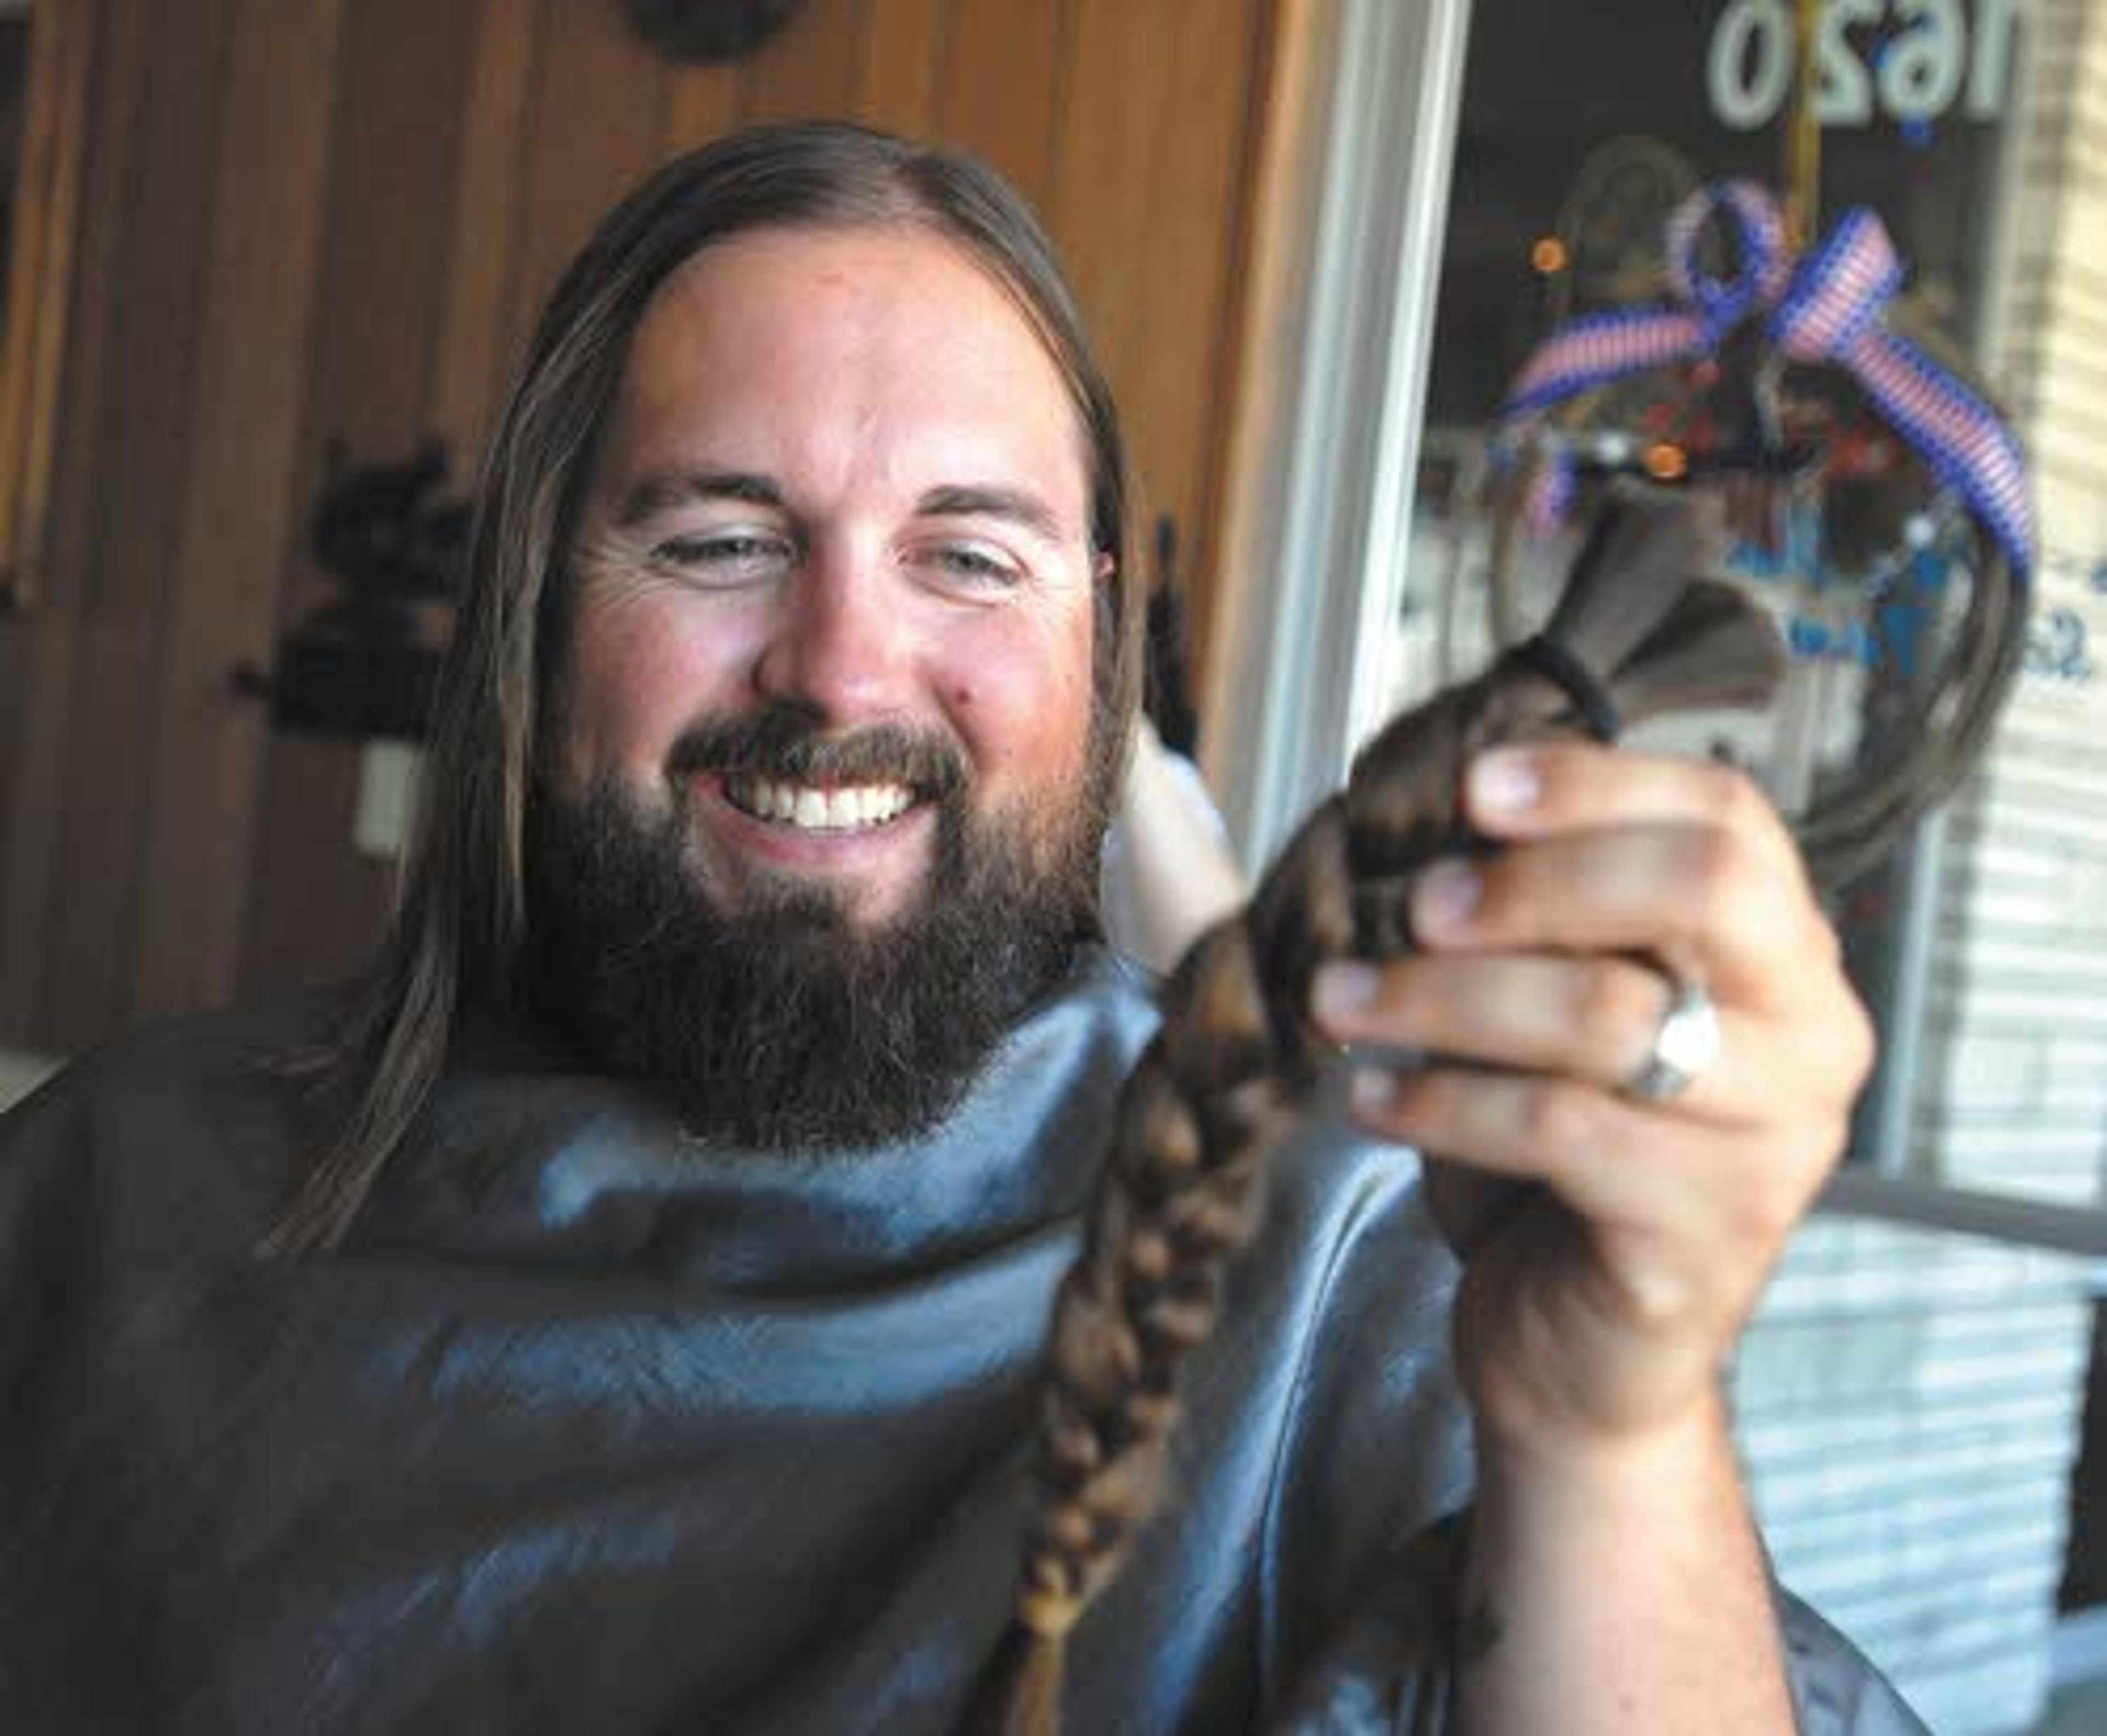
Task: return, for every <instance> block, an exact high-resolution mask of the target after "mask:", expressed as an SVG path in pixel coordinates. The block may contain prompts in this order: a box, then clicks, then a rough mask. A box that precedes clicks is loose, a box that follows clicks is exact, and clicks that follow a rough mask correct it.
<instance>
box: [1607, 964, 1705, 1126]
mask: <svg viewBox="0 0 2107 1736" xmlns="http://www.w3.org/2000/svg"><path fill="white" fill-rule="evenodd" d="M1670 981H1671V984H1672V985H1673V989H1674V993H1673V994H1671V995H1670V996H1669V1003H1668V1010H1667V1012H1664V1013H1663V1014H1662V1015H1661V1020H1660V1029H1657V1030H1656V1031H1655V1032H1654V1034H1653V1045H1652V1047H1651V1048H1649V1049H1648V1050H1647V1057H1646V1059H1645V1060H1644V1061H1641V1062H1640V1063H1639V1065H1638V1070H1637V1071H1636V1072H1634V1073H1633V1074H1632V1076H1631V1077H1630V1078H1629V1079H1626V1080H1625V1081H1624V1087H1623V1089H1624V1095H1625V1096H1626V1097H1630V1098H1633V1099H1634V1100H1635V1101H1638V1102H1641V1103H1664V1102H1666V1101H1668V1100H1669V1098H1671V1097H1681V1096H1682V1093H1683V1092H1686V1091H1687V1090H1688V1089H1689V1088H1690V1086H1691V1081H1692V1080H1694V1079H1696V1077H1697V1075H1698V1074H1700V1073H1702V1072H1704V1071H1705V1069H1706V1068H1708V1067H1709V1066H1710V1065H1712V1064H1713V1063H1714V1061H1718V1058H1719V1009H1718V1007H1716V1006H1714V1004H1713V1001H1712V997H1711V996H1710V995H1709V994H1706V993H1705V985H1703V984H1701V983H1699V982H1696V981H1693V980H1691V978H1689V977H1687V976H1677V977H1673V978H1671V979H1670Z"/></svg>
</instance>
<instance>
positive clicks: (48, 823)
mask: <svg viewBox="0 0 2107 1736" xmlns="http://www.w3.org/2000/svg"><path fill="white" fill-rule="evenodd" d="M104 7H105V11H106V14H107V17H106V26H105V52H104V64H103V65H101V66H100V67H99V68H98V70H97V94H96V96H95V99H94V102H95V107H94V112H93V114H92V121H91V128H90V173H91V174H92V175H93V176H95V177H97V179H96V182H95V192H94V195H93V197H92V199H91V200H90V205H91V211H90V214H89V218H88V226H87V227H86V229H85V230H84V231H83V237H82V245H83V249H87V250H88V253H90V254H92V256H93V257H94V258H96V259H97V260H98V261H100V262H102V264H101V268H100V269H98V270H97V271H95V272H94V273H92V274H91V275H92V276H93V277H94V279H95V280H96V281H95V282H94V284H93V285H88V286H84V287H83V289H82V291H81V294H80V298H79V300H78V301H77V303H76V305H75V308H74V315H75V333H74V343H73V348H74V362H73V364H72V370H71V372H70V375H69V378H68V380H67V384H66V392H65V397H66V406H67V407H66V412H65V415H66V421H65V424H64V425H65V430H66V433H65V438H66V439H67V440H68V441H69V442H70V444H69V446H67V448H66V451H67V462H66V464H65V465H64V466H62V469H63V470H64V471H65V475H63V476H62V478H61V490H60V494H59V496H58V502H57V509H56V517H55V520H54V540H53V551H54V552H53V563H52V565H53V572H52V596H51V599H50V601H49V603H47V606H46V607H45V608H44V609H43V611H42V612H40V613H38V614H36V615H34V616H31V617H26V618H25V619H24V620H22V621H15V622H9V623H4V624H0V683H4V684H5V692H4V693H0V724H4V725H5V727H6V728H7V742H6V743H5V746H4V747H0V1038H13V1039H16V1040H25V1041H29V1042H33V1043H43V1044H47V1045H51V1046H56V1047H74V1046H76V1045H78V1044H79V1043H83V1042H86V1041H88V1040H91V1039H92V1038H96V1037H97V1036H100V1035H101V1034H105V1033H106V1032H108V1031H110V1030H111V1029H115V1027H116V1026H118V1025H121V1024H122V1023H124V1022H125V1021H128V1020H130V1019H132V1018H134V1017H137V1016H139V1015H140V1014H141V1013H142V1012H150V1011H154V1010H157V1009H160V1008H164V1007H176V1006H186V1005H194V1004H198V1003H203V1002H207V1001H213V1000H218V999H222V998H226V997H227V996H228V995H229V994H231V993H233V992H235V991H236V989H240V990H241V991H243V992H251V991H256V990H262V989H271V988H274V987H276V986H278V985H281V984H284V983H286V982H289V981H291V980H298V979H301V978H304V977H311V976H317V975H320V974H328V973H331V972H334V971H339V970H341V969H343V968H344V967H346V966H348V963H349V962H351V961H352V960H353V959H355V958H357V957H358V956H360V954H361V953H362V951H363V949H365V948H366V946H368V945H369V944H371V940H372V938H373V936H374V934H375V931H376V930H377V926H378V924H379V922H380V919H381V917H380V913H381V910H382V908H383V904H384V875H383V874H382V872H380V870H378V869H377V868H375V867H374V866H373V865H371V864H366V863H364V862H362V861H361V860H360V859H357V857H356V856H355V855H354V854H353V845H352V841H351V839H350V837H349V830H350V814H349V809H350V803H351V798H352V794H353V787H354V786H353V778H354V774H355V769H356V766H357V753H358V750H357V747H355V746H353V745H348V744H339V743H330V742H317V741H313V740H300V739H295V738H288V737H273V736H272V735H271V734H270V733H269V732H268V731H267V729H266V722H267V720H266V717H265V714H264V712H263V709H262V708H261V707H258V706H257V705H256V704H255V703H254V702H249V701H244V700H240V699H238V698H235V697H234V696H233V695H232V694H231V693H230V691H229V688H228V682H227V677H228V673H229V670H230V668H231V666H232V665H233V664H234V663H235V662H236V661H237V660H240V659H243V658H247V659H250V660H253V661H255V662H259V663H262V662H267V661H268V657H269V655H270V653H271V650H272V639H273V635H274V634H275V633H276V631H277V630H279V628H280V627H281V626H282V625H283V624H284V623H285V622H286V621H289V620H290V619H293V618H294V617H297V616H298V615H299V613H300V612H302V611H303V609H304V608H308V606H309V605H310V604H311V603H312V601H313V600H314V599H315V597H316V595H317V575H316V574H315V572H313V570H312V562H311V559H310V558H309V556H308V553H307V550H306V547H305V539H306V536H307V533H308V525H309V523H310V521H311V518H312V509H313V505H314V496H315V493H316V491H317V487H318V486H319V482H320V466H321V453H322V451H323V449H324V446H325V443H326V442H327V441H329V440H330V438H332V437H341V438H343V439H344V441H345V442H346V444H347V446H348V451H349V455H350V456H351V457H352V458H353V460H355V461H358V462H375V461H393V460H400V459H402V458H403V457H406V456H407V455H408V453H409V451H411V449H412V448H413V447H414V446H415V445H416V442H417V441H418V439H419V438H420V437H421V436H422V435H423V434H425V433H427V432H435V433H438V434H440V435H442V436H443V437H446V438H447V440H448V441H449V442H451V444H452V445H453V446H454V447H455V448H456V452H457V454H459V455H460V459H461V464H460V465H459V466H457V469H456V479H457V481H461V482H465V477H463V475H462V471H463V470H464V469H465V462H466V458H467V455H468V452H469V450H470V449H471V448H472V447H473V446H474V444H475V443H477V442H479V441H480V439H481V438H482V437H483V435H484V434H485V433H487V428H488V424H489V422H490V419H491V417H492V414H493V412H494V408H495V405H496V401H497V397H498V395H499V393H500V391H501V384H502V382H503V381H504V380H505V379H506V378H507V377H508V376H509V375H510V371H511V370H512V369H513V367H514V366H515V364H516V361H517V358H518V355H519V351H520V349H521V348H522V347H523V343H524V341H525V338H526V334H527V332H528V328H529V326H530V325H531V323H532V320H533V319H534V317H535V316H536V315H537V312H538V310H539V306H540V303H541V299H542V298H543V297H544V296H545V294H546V292H547V290H548V289H549V288H550V285H551V284H552V282H553V280H554V278H555V275H556V273H557V272H558V271H559V269H560V268H561V267H562V265H563V264H564V262H566V261H567V260H568V257H569V255H570V254H571V253H572V251H573V249H575V248H576V246H577V244H578V243H579V242H580V241H581V240H582V239H583V238H584V236H586V232H587V231H588V230H589V229H590V227H591V224H592V222H594V221H595V218H597V217H598V215H599V214H600V212H601V211H602V210H603V209H604V208H605V206H606V205H607V204H608V203H609V201H610V200H612V199H613V198H614V197H615V196H616V195H618V193H620V192H621V191H623V190H624V189H625V188H626V187H627V186H629V185H630V184H631V183H632V182H634V181H635V180H636V178H637V177H639V176H640V174H641V173H643V172H644V171H645V170H646V169H647V168H649V167H650V166H651V165H652V164H654V163H655V162H657V161H658V160H660V159H663V157H664V156H666V155H670V154H672V152H674V151H676V150H682V149H685V148H686V147H688V146H691V145H693V144H694V143H697V142H699V141H702V140H703V139H706V138H708V137H712V136H715V135H716V134H717V133H720V132H723V131H724V130H726V128H730V127H731V126H733V125H735V124H737V123H740V122H742V121H751V120H757V119H783V118H788V117H792V116H802V115H819V114H845V115H853V116H857V117H860V118H863V119H869V120H871V121H873V122H874V123H878V124H881V125H886V126H890V127H893V128H897V129H900V130H902V131H907V132H914V133H918V134H920V135H923V136H925V137H938V138H942V139H945V140H947V141H953V142H956V143H959V144H963V145H964V146H968V147H969V148H972V149H974V150H977V151H980V152H981V153H982V154H984V155H986V156H988V157H989V158H990V159H992V160H993V161H994V162H995V163H996V164H998V165H999V166H1000V167H1001V168H1003V169H1004V170H1005V171H1006V172H1007V173H1009V174H1010V175H1011V177H1013V179H1014V180H1016V181H1017V182H1018V184H1019V186H1021V187H1022V190H1023V191H1025V192H1026V194H1027V196H1028V197H1031V199H1032V200H1034V201H1035V203H1036V204H1038V205H1039V206H1040V209H1041V211H1042V212H1043V213H1045V215H1046V217H1047V218H1048V221H1049V227H1050V228H1051V229H1052V230H1053V231H1054V235H1055V237H1056V239H1057V240H1058V242H1059V243H1060V244H1061V246H1062V250H1063V252H1064V253H1065V255H1066V257H1067V259H1068V261H1069V262H1070V265H1071V269H1072V271H1073V273H1074V276H1075V277H1076V281H1077V285H1078V289H1079V291H1080V296H1081V298H1082V301H1083V303H1084V306H1085V313H1086V316H1087V317H1088V319H1089V323H1090V325H1091V327H1092V330H1093V332H1094V336H1095V339H1096V341H1097V343H1098V348H1099V351H1100V352H1101V354H1102V356H1103V359H1104V361H1105V363H1106V366H1107V371H1108V372H1109V373H1110V375H1112V381H1113V384H1114V387H1115V388H1116V391H1117V392H1118V393H1119V395H1120V397H1121V402H1122V406H1123V407H1124V408H1125V412H1126V415H1127V420H1128V426H1129V436H1130V444H1131V446H1132V447H1133V450H1134V455H1135V457H1136V460H1137V463H1138V465H1139V468H1140V469H1141V470H1142V472H1143V475H1144V478H1145V479H1146V481H1147V482H1148V490H1149V497H1150V499H1151V500H1152V501H1153V503H1154V504H1155V505H1156V506H1157V508H1158V509H1161V510H1164V511H1168V512H1170V513H1173V514H1175V515H1176V516H1177V518H1179V522H1180V524H1181V527H1183V528H1184V531H1185V532H1186V537H1185V544H1184V546H1185V550H1186V556H1187V558H1186V563H1185V564H1186V568H1187V571H1188V575H1190V576H1193V577H1195V578H1197V579H1198V580H1199V581H1200V583H1199V584H1198V585H1197V587H1196V590H1197V592H1198V597H1197V602H1198V603H1199V604H1200V606H1201V607H1202V608H1204V599H1205V590H1206V585H1205V578H1206V575H1205V572H1204V569H1203V567H1199V565H1198V563H1201V562H1203V561H1204V558H1205V551H1206V548H1207V546H1208V544H1209V541H1210V536H1209V532H1210V529H1211V523H1212V520H1213V518H1214V515H1215V502H1214V499H1213V489H1214V487H1215V482H1214V477H1215V467H1216V461H1217V448H1218V446H1219V443H1220V430H1221V429H1222V428H1224V427H1225V426H1226V424H1227V421H1228V410H1229V389H1230V380H1231V372H1230V368H1231V363H1232V361H1233V354H1232V350H1231V343H1232V335H1231V334H1232V333H1233V330H1234V325H1233V313H1234V303H1233V297H1234V293H1235V292H1234V285H1235V282H1236V280H1237V279H1238V276H1239V274H1240V273H1239V266H1240V260H1241V249H1242V247H1243V246H1244V244H1245V243H1244V240H1243V236H1244V230H1245V225H1244V222H1243V204H1244V202H1245V200H1246V199H1247V186H1248V179H1249V177H1248V175H1247V173H1246V164H1247V162H1248V161H1249V160H1250V158H1251V149H1252V134H1253V130H1254V128H1255V125H1256V116H1257V114H1258V113H1259V110H1260V104H1259V101H1258V97H1259V95H1260V81H1261V79H1262V78H1263V74H1264V69H1265V65H1266V64H1267V49H1268V43H1269V35H1270V33H1271V31H1272V30H1273V29H1274V28H1275V23H1276V7H1275V4H1274V0H811V4H809V5H808V6H806V7H805V8H804V9H803V10H802V11H801V13H800V14H799V15H798V16H797V19H796V20H795V21H794V22H793V24H792V25H790V26H789V27H788V29H786V30H785V31H784V33H783V34H781V35H780V36H779V37H778V38H775V39H774V40H772V41H771V42H770V43H768V44H766V46H765V47H763V48H762V49H761V50H760V51H759V52H757V53H755V54H754V55H753V56H749V57H748V58H747V59H745V60H744V61H740V62H738V63H737V64H735V65H728V66H685V67H683V66H675V65H671V64H670V63H668V62H666V61H661V60H659V59H657V58H655V57H654V56H651V55H650V54H649V53H648V52H646V51H645V50H644V49H643V48H642V47H640V45H639V44H637V43H635V42H634V41H633V40H632V39H631V38H630V36H629V35H628V34H627V30H626V29H624V28H623V26H622V23H621V20H620V16H619V12H620V9H619V8H618V7H617V6H615V5H614V4H613V3H612V0H185V4H184V5H183V6H182V7H137V6H134V5H131V4H128V3H125V0H104ZM83 355H85V356H86V357H87V359H86V360H83Z"/></svg>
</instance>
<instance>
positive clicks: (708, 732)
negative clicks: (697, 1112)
mask: <svg viewBox="0 0 2107 1736" xmlns="http://www.w3.org/2000/svg"><path fill="white" fill-rule="evenodd" d="M667 757H668V763H669V765H671V767H672V770H673V771H674V772H675V773H676V774H681V775H683V776H686V775H691V774H696V773H701V772H712V773H715V774H718V775H719V776H730V777H758V778H773V779H775V781H777V782H778V783H811V784H840V783H899V784H905V786H906V787H908V788H909V789H910V790H912V791H914V793H915V794H916V795H917V796H921V797H923V798H924V799H926V800H937V801H941V800H942V799H944V798H946V797H948V796H954V795H956V794H957V793H958V792H959V790H961V789H963V788H964V787H965V783H966V778H967V769H966V760H965V755H964V753H963V752H962V751H960V749H959V746H958V744H957V743H956V742H954V741H953V740H952V739H951V738H950V737H949V736H947V735H946V734H944V733H941V732H940V731H937V730H933V729H910V728H908V727H907V726H906V725H905V724H873V725H871V726H870V727H869V728H868V729H858V730H856V731H854V732H852V733H847V734H841V733H831V732H829V731H828V730H827V729H824V727H823V724H822V720H820V718H819V717H817V716H816V715H814V714H813V713H812V712H811V711H806V709H804V708H803V707H798V706H794V705H785V704H783V703H781V702H775V703H773V704H770V705H768V706H766V707H762V708H761V710H759V711H752V712H746V713H742V714H741V715H738V716H719V717H705V718H701V719H699V720H697V721H696V722H694V724H690V726H689V727H688V728H687V729H685V730H683V731H682V732H681V735H680V738H679V739H678V740H676V742H674V743H673V747H672V752H671V754H670V755H669V756H667Z"/></svg>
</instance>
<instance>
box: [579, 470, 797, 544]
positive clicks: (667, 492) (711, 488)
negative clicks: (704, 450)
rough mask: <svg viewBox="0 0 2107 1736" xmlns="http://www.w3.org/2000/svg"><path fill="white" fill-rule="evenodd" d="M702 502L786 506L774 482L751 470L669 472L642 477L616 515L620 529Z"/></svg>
mask: <svg viewBox="0 0 2107 1736" xmlns="http://www.w3.org/2000/svg"><path fill="white" fill-rule="evenodd" d="M699 500H744V501H745V502H746V503H747V504H748V505H749V506H773V507H778V508H779V507H780V506H781V505H783V491H782V489H781V488H780V487H778V486H777V485H776V482H775V478H772V477H766V476H762V475H760V474H758V473H756V472H753V471H750V470H666V471H660V472H658V473H656V474H654V475H651V476H645V477H640V478H637V480H636V482H633V483H632V484H631V485H630V487H629V489H628V490H627V492H625V493H624V494H623V496H622V505H621V507H620V509H619V510H618V511H617V512H616V514H615V515H614V523H615V524H616V526H617V527H618V528H621V529H625V530H626V529H627V528H629V527H631V526H632V525H638V524H642V523H645V521H646V520H648V519H650V518H656V517H657V516H658V514H660V513H663V512H670V511H672V509H674V508H676V507H680V506H692V505H694V504H695V503H696V502H697V501H699Z"/></svg>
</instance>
